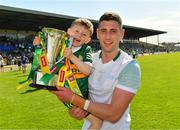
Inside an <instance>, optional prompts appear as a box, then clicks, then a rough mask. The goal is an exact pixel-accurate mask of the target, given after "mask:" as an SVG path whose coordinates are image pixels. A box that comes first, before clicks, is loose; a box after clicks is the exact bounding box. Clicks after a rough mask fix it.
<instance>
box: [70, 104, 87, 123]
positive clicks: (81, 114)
mask: <svg viewBox="0 0 180 130" xmlns="http://www.w3.org/2000/svg"><path fill="white" fill-rule="evenodd" d="M69 114H70V115H71V117H73V118H76V119H78V120H81V119H83V118H85V117H86V116H87V115H88V112H87V111H85V110H83V109H81V108H79V107H76V106H72V108H71V109H69Z"/></svg>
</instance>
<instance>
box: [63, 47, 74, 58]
mask: <svg viewBox="0 0 180 130" xmlns="http://www.w3.org/2000/svg"><path fill="white" fill-rule="evenodd" d="M72 56H73V52H72V50H71V49H70V48H66V49H65V51H64V57H66V58H68V59H71V57H72Z"/></svg>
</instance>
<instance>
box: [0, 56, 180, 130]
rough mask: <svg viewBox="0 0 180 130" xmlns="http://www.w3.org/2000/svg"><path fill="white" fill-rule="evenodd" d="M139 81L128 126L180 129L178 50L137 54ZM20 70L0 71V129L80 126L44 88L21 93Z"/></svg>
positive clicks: (179, 66) (80, 122) (22, 76)
mask: <svg viewBox="0 0 180 130" xmlns="http://www.w3.org/2000/svg"><path fill="white" fill-rule="evenodd" d="M138 61H139V63H140V65H141V71H142V83H141V87H140V89H139V91H138V92H137V95H136V96H135V99H133V102H132V104H131V117H132V124H131V128H132V129H180V111H179V110H180V88H179V87H180V53H173V54H162V55H151V56H143V57H140V58H138ZM27 74H28V73H26V74H22V72H21V71H13V72H5V73H1V72H0V129H80V128H81V125H82V121H79V120H75V119H73V118H71V117H70V116H69V115H68V112H67V108H66V107H65V106H64V105H63V104H62V103H60V102H59V101H58V100H57V98H56V97H55V96H54V95H52V94H51V93H49V92H48V91H46V90H40V91H36V92H32V93H28V94H22V93H23V92H25V91H26V90H27V89H28V90H29V89H30V88H25V89H21V90H19V91H16V88H15V87H16V85H17V82H19V81H22V80H25V79H26V77H27Z"/></svg>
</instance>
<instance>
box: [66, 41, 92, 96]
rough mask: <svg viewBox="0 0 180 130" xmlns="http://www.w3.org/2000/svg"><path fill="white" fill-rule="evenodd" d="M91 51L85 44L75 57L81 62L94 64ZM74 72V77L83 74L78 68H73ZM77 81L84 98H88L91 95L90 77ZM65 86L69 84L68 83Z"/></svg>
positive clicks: (75, 53)
mask: <svg viewBox="0 0 180 130" xmlns="http://www.w3.org/2000/svg"><path fill="white" fill-rule="evenodd" d="M91 51H92V49H91V47H90V46H88V45H86V44H84V45H82V47H81V48H80V49H79V50H78V51H76V52H74V55H75V56H76V57H78V58H79V59H80V60H82V61H83V62H86V63H92V56H91V53H92V52H91ZM71 64H73V63H72V62H71ZM72 71H73V74H74V75H78V74H79V75H81V74H82V73H81V72H80V71H79V69H78V68H77V67H73V69H72ZM76 81H77V84H78V86H79V89H80V90H81V93H82V95H83V97H84V98H88V94H89V92H88V76H86V77H82V78H77V79H76ZM65 84H67V82H66V83H65Z"/></svg>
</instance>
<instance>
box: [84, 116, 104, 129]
mask: <svg viewBox="0 0 180 130" xmlns="http://www.w3.org/2000/svg"><path fill="white" fill-rule="evenodd" d="M86 118H87V119H88V120H89V121H90V122H91V125H90V127H89V130H94V129H96V130H99V129H100V128H101V126H102V120H101V119H99V118H97V117H95V116H93V115H92V114H90V115H88V116H87V117H86Z"/></svg>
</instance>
